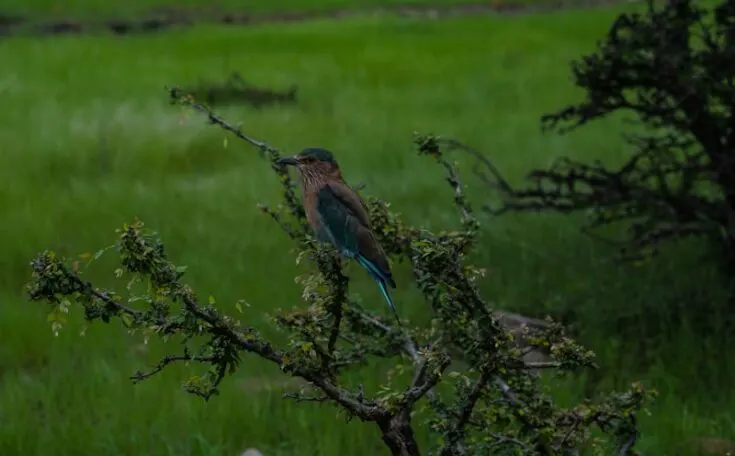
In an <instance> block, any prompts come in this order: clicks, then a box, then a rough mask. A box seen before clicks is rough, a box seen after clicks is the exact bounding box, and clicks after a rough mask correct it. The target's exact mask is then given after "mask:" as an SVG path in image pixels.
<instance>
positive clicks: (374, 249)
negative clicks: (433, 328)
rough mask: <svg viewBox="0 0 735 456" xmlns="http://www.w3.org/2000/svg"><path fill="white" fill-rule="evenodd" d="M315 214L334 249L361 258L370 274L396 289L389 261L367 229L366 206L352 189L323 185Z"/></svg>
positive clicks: (368, 227) (330, 184)
mask: <svg viewBox="0 0 735 456" xmlns="http://www.w3.org/2000/svg"><path fill="white" fill-rule="evenodd" d="M317 211H318V212H319V215H320V217H321V221H322V224H323V225H324V227H325V228H326V229H327V230H329V233H330V234H331V237H332V238H333V239H334V241H335V243H336V244H337V247H339V248H340V249H341V250H346V251H348V252H350V253H351V254H352V255H354V256H358V255H359V256H362V257H363V258H364V259H365V260H367V261H368V263H369V264H370V265H373V266H374V267H375V269H376V270H375V271H370V272H371V273H374V274H376V275H377V276H378V277H379V278H380V279H382V280H384V281H385V282H387V283H389V284H390V285H391V286H395V285H394V282H393V279H392V274H391V270H390V265H389V263H388V258H387V257H386V255H385V252H384V251H383V248H382V247H381V246H380V244H379V243H378V241H377V239H376V238H375V235H374V234H373V231H372V230H371V229H370V221H369V218H368V215H367V211H366V210H365V206H364V205H363V203H362V200H361V199H360V197H359V196H358V195H357V194H355V193H354V192H353V190H352V189H350V188H349V187H347V186H345V185H343V184H339V183H329V184H327V185H325V186H324V187H322V189H321V190H319V192H318V193H317ZM368 269H369V270H370V269H372V268H368Z"/></svg>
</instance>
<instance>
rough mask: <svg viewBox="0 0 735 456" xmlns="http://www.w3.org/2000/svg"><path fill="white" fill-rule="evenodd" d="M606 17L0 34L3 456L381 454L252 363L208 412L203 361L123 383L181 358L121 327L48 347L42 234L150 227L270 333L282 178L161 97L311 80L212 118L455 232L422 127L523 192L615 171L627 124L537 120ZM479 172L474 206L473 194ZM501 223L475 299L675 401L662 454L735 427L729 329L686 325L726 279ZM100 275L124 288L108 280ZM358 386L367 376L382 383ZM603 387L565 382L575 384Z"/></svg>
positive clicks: (658, 412)
mask: <svg viewBox="0 0 735 456" xmlns="http://www.w3.org/2000/svg"><path fill="white" fill-rule="evenodd" d="M614 11H615V10H611V9H610V10H605V11H594V12H589V11H588V12H575V13H564V14H562V13H559V14H550V15H543V16H541V15H539V16H527V17H516V18H512V19H509V18H503V19H497V18H479V17H478V18H466V19H453V20H447V21H440V22H436V21H420V20H412V19H396V18H386V17H375V18H362V19H354V20H349V21H344V22H329V21H315V22H308V23H302V24H294V25H289V26H275V25H274V26H262V27H257V28H249V29H228V28H214V27H196V28H192V29H188V30H179V31H174V32H170V33H166V34H160V35H155V36H145V37H142V36H141V37H132V38H125V39H118V38H113V37H67V38H54V39H33V38H14V39H7V40H4V41H0V62H3V65H1V66H0V100H2V103H3V108H4V109H2V110H0V125H2V126H3V128H1V129H0V145H1V147H0V181H1V182H2V183H3V185H2V186H1V187H0V205H1V207H2V210H3V224H2V240H3V255H2V256H0V302H2V305H1V306H0V341H2V343H1V344H0V423H2V425H1V426H0V454H24V455H33V454H39V455H40V454H44V455H68V454H82V453H83V454H131V455H133V454H151V455H154V454H155V455H158V454H161V455H164V454H171V455H174V454H175V455H187V454H191V455H209V454H211V455H214V454H218V455H219V454H234V453H235V452H236V451H238V450H241V449H242V448H244V447H245V446H257V447H259V448H262V449H264V451H266V452H267V453H266V454H268V455H278V454H283V455H294V454H298V455H309V454H313V455H342V454H351V455H357V456H359V455H374V454H383V453H384V451H385V450H384V449H383V448H382V445H381V443H380V440H379V439H377V435H376V433H375V432H374V430H373V429H372V428H370V427H368V426H366V425H363V424H361V423H358V422H351V423H349V424H345V423H343V422H342V419H341V418H339V417H338V416H337V414H336V413H335V410H334V409H332V408H329V407H320V406H314V405H310V404H294V403H291V402H288V401H284V400H281V399H280V392H279V387H278V385H277V382H278V381H279V379H280V376H279V373H278V372H277V371H274V370H273V369H272V368H270V367H268V366H265V365H263V364H261V363H260V362H258V361H257V360H254V359H250V358H246V359H245V360H244V363H243V368H242V371H241V372H239V373H238V374H237V376H236V378H233V379H230V380H229V381H227V382H226V384H225V386H224V387H223V391H222V397H220V398H215V399H213V400H212V401H210V403H203V402H202V401H200V400H199V399H197V398H195V397H190V396H188V395H186V394H185V393H183V392H182V391H180V390H179V389H178V384H179V381H180V380H182V379H183V378H185V376H186V375H187V373H188V372H189V369H188V368H186V367H180V368H177V369H172V370H171V371H167V372H166V373H165V374H164V375H162V376H160V377H158V378H155V379H153V380H150V381H147V382H145V383H143V384H140V385H137V386H133V385H131V384H130V382H129V380H128V376H129V375H130V374H132V373H133V372H134V371H135V370H136V369H138V368H140V367H143V366H144V365H145V364H146V363H148V362H152V361H154V360H155V356H156V355H157V354H160V353H161V352H162V351H163V350H166V347H161V346H159V345H157V344H151V345H142V344H140V341H138V340H135V339H132V338H131V337H129V336H128V335H127V334H126V333H125V332H124V331H123V330H122V329H121V328H119V327H117V326H115V325H112V326H109V327H105V326H101V325H100V326H93V327H90V328H87V329H86V332H85V335H84V336H80V334H79V333H80V332H82V331H83V329H84V325H83V322H82V319H81V316H80V315H72V319H71V322H70V323H69V325H68V326H67V327H65V328H64V329H63V330H62V332H61V334H60V335H59V336H58V337H54V336H53V334H52V333H51V330H50V328H49V326H48V325H47V323H46V322H45V309H43V308H42V307H41V306H38V305H31V304H29V303H27V302H26V301H25V299H24V297H23V295H22V289H21V286H22V283H23V282H24V281H26V280H27V279H28V277H29V268H28V261H29V259H30V258H31V257H32V256H33V255H34V254H35V253H36V252H37V251H39V250H41V249H44V248H49V247H50V248H54V249H56V250H57V251H59V252H61V253H63V254H67V255H75V254H78V253H82V252H87V251H93V250H94V249H97V248H99V247H102V246H104V245H107V244H109V243H110V242H111V241H112V240H113V238H114V235H115V233H114V232H113V230H114V229H115V228H116V227H118V226H119V225H121V224H122V223H124V222H127V221H131V220H132V219H133V218H134V217H139V218H141V219H142V220H144V221H145V222H146V223H147V224H148V225H149V226H151V227H153V228H155V229H156V230H158V231H159V232H160V234H161V236H162V238H163V240H164V241H165V242H166V243H167V245H168V247H169V251H170V254H171V256H172V258H173V259H174V260H175V261H176V262H177V263H179V264H186V265H188V266H189V275H188V277H189V280H190V283H191V284H192V286H194V287H195V289H196V290H198V292H199V294H200V295H202V296H207V295H209V294H213V295H215V296H216V297H217V301H218V305H220V306H221V307H222V308H224V309H227V308H228V306H229V307H230V308H231V309H232V310H233V311H234V303H235V301H236V300H237V299H240V298H244V299H246V300H247V301H248V302H249V303H250V304H251V305H252V307H251V308H250V309H249V310H248V313H247V320H248V322H249V323H251V324H253V325H255V326H262V325H263V319H262V313H263V312H267V311H268V310H270V309H272V308H275V307H290V306H298V305H299V302H300V300H299V293H300V291H299V289H298V287H297V285H295V284H294V283H293V277H294V275H295V274H296V273H297V272H298V271H299V268H298V267H297V266H296V265H295V264H294V258H293V257H292V256H291V254H290V249H291V248H292V247H293V246H292V245H291V244H290V242H289V240H288V238H287V237H286V236H285V235H284V234H283V233H280V232H279V231H278V230H277V229H276V228H275V226H274V224H273V222H272V221H270V220H269V219H267V218H266V217H263V216H261V215H259V212H258V210H257V208H256V203H257V202H266V203H268V202H270V203H272V202H276V201H277V200H278V197H279V196H278V195H279V194H278V186H277V182H276V180H275V179H274V176H273V175H272V174H271V173H270V170H269V167H268V165H267V163H266V162H264V161H263V160H261V159H259V158H258V156H257V154H256V153H254V151H252V150H251V149H249V148H248V147H247V146H245V145H243V144H240V143H238V142H235V141H234V140H233V139H232V138H230V137H228V136H227V135H226V134H225V133H224V132H222V131H219V130H217V129H215V128H213V127H209V126H207V125H205V124H204V123H203V122H202V119H201V118H197V117H187V116H186V115H185V113H184V112H180V111H177V109H176V108H174V107H171V106H169V105H168V104H167V103H166V94H165V92H164V90H163V88H164V86H165V85H173V84H187V83H192V82H196V81H197V80H198V79H199V78H206V79H216V78H220V77H223V76H225V75H227V74H229V73H230V72H231V71H235V70H237V71H240V72H241V73H242V74H244V75H245V77H246V78H247V79H248V80H250V81H252V82H254V83H257V84H262V85H270V86H275V87H284V86H287V85H289V84H290V83H294V82H295V83H297V84H298V85H299V87H300V92H299V93H300V95H301V96H302V98H301V100H300V103H299V105H298V106H296V107H293V106H289V107H282V108H278V107H272V108H267V109H264V110H262V111H254V110H250V109H247V108H228V109H225V110H223V111H222V112H221V113H222V114H223V115H224V116H226V117H227V118H229V119H231V120H233V121H241V122H242V126H243V129H244V130H245V131H247V132H249V133H250V134H252V135H254V136H256V137H259V138H262V139H265V140H268V141H269V142H271V143H272V144H273V145H275V146H277V147H279V148H281V149H283V150H284V151H292V152H295V151H298V150H300V149H302V148H303V147H307V146H322V147H326V148H328V149H330V150H333V151H334V153H335V155H336V156H337V158H338V159H339V161H340V163H341V165H342V168H343V170H344V173H345V175H346V177H347V179H348V180H349V181H351V182H354V183H357V182H364V183H365V184H366V185H367V187H366V189H365V190H364V191H365V193H369V194H372V195H376V196H379V197H380V198H383V199H386V200H389V201H391V202H392V203H393V208H394V209H395V210H396V211H399V212H400V213H402V214H403V216H404V217H405V218H406V219H407V221H409V222H410V223H414V224H419V225H423V226H426V227H430V228H439V227H443V226H447V225H448V224H451V223H454V220H455V217H454V215H453V212H452V211H453V209H452V206H451V199H450V195H449V194H448V193H447V190H446V189H445V186H444V184H443V183H442V182H441V172H440V170H438V169H436V168H435V167H434V166H433V164H432V163H430V162H428V161H426V160H422V159H420V158H418V157H416V156H415V155H414V154H413V153H412V151H411V132H412V131H415V130H416V131H421V132H436V133H440V134H444V135H448V136H454V137H457V138H460V139H462V140H464V141H466V142H468V143H470V144H472V145H473V146H475V147H477V148H479V149H481V150H484V151H486V153H487V154H488V155H489V156H490V157H492V159H493V160H494V161H495V163H496V164H497V166H498V167H499V168H501V169H502V170H504V172H506V173H507V175H508V176H509V177H510V178H511V180H513V181H514V182H518V181H519V179H520V178H521V177H522V175H523V174H524V173H525V172H526V171H527V170H528V169H529V168H531V167H534V166H545V165H546V164H548V163H549V162H550V161H551V160H552V159H553V158H554V157H555V156H558V155H561V154H567V155H571V156H574V157H577V158H590V159H591V158H600V159H603V160H604V161H605V162H609V163H616V162H620V161H621V160H622V158H623V157H624V156H625V154H626V149H625V145H624V144H623V143H622V141H621V140H620V137H619V132H620V129H621V127H622V124H621V123H620V120H619V119H611V120H610V121H607V122H605V123H601V124H600V125H592V126H589V127H585V128H584V129H583V130H582V131H580V132H578V133H576V134H574V135H571V136H566V137H559V136H542V135H541V133H540V131H539V125H538V118H539V116H540V115H541V114H543V113H545V112H548V111H550V110H553V109H555V108H558V107H560V106H563V105H564V104H565V103H568V102H570V101H573V100H574V99H575V97H576V96H578V95H579V94H578V93H576V92H575V90H574V89H573V88H572V86H571V84H570V82H569V78H568V68H567V65H566V62H567V61H568V60H570V59H572V58H575V57H578V56H579V55H581V54H582V53H584V52H586V51H589V50H591V49H592V46H593V44H594V40H595V39H596V38H597V37H599V36H600V35H601V34H602V33H604V31H605V30H606V28H607V25H608V24H609V22H610V20H611V19H612V18H613V13H614ZM226 138H229V139H228V140H227V142H226V143H225V139H226ZM460 158H461V157H460ZM465 179H466V181H467V184H468V185H469V191H470V192H471V194H472V196H473V198H474V199H475V201H478V202H479V201H481V200H482V198H483V197H484V196H485V195H486V192H485V191H484V190H483V188H482V187H481V185H480V184H479V182H477V181H476V180H473V178H472V177H471V176H470V174H469V173H467V174H466V177H465ZM484 222H485V231H484V234H483V242H482V244H481V248H480V251H479V252H478V254H477V255H476V258H475V260H476V261H477V262H478V263H479V264H481V265H483V266H484V267H487V268H488V270H489V274H488V277H487V279H486V281H485V282H484V283H483V291H484V292H485V293H486V295H487V296H488V297H489V298H491V299H492V300H493V301H494V302H495V303H496V304H497V306H498V307H501V308H506V309H510V310H516V311H521V312H524V313H528V314H533V315H543V314H545V313H556V314H561V315H565V316H567V317H569V318H570V319H571V320H572V321H574V322H575V326H576V328H578V331H579V333H580V336H581V337H582V339H583V341H585V342H586V343H588V344H589V345H590V346H591V348H593V349H596V350H597V351H598V352H599V355H600V364H601V366H602V370H601V374H602V378H601V379H599V382H600V385H599V386H600V387H605V388H610V387H616V386H621V385H622V384H624V383H626V382H628V381H629V380H631V379H636V378H640V379H642V380H644V381H645V382H646V383H647V384H651V385H653V386H655V387H657V388H659V389H660V390H661V392H662V397H661V399H660V400H659V401H658V402H657V403H656V404H655V406H654V407H653V409H652V413H653V415H652V416H650V417H641V423H642V427H643V431H644V435H643V439H642V449H643V450H645V451H646V453H647V454H670V451H671V449H672V448H674V447H675V446H676V445H677V444H678V443H679V442H680V441H681V440H682V439H685V438H687V437H690V436H697V435H703V434H707V435H711V434H715V435H721V436H725V437H727V436H730V437H734V436H735V431H734V430H733V428H734V427H735V422H734V421H735V420H733V417H732V416H731V410H735V398H734V397H733V394H732V388H731V382H729V381H728V380H727V379H728V378H732V374H733V373H734V372H735V370H734V369H733V357H732V355H731V354H730V353H729V352H728V351H727V350H726V348H727V347H728V343H729V340H728V339H727V337H726V328H717V327H712V329H711V330H710V333H707V334H703V333H702V331H701V328H700V327H699V326H696V325H693V324H690V321H689V320H684V321H677V320H676V319H674V318H673V316H675V315H680V314H681V313H680V311H682V310H684V311H687V312H688V313H687V314H686V315H690V314H691V315H693V314H696V312H689V310H690V309H691V308H692V307H695V308H697V309H705V308H706V307H707V306H708V305H709V304H708V303H715V304H717V303H720V302H722V301H723V300H724V296H722V295H724V292H722V291H721V288H718V284H719V279H718V277H717V276H716V274H715V272H714V271H712V270H709V269H708V268H707V267H706V266H705V267H695V266H694V264H693V261H694V260H692V258H694V257H693V256H692V255H691V254H690V252H689V251H690V250H693V249H694V247H691V246H682V247H681V249H679V250H677V251H675V252H673V253H672V254H670V255H668V256H666V257H664V258H662V259H661V260H660V261H657V262H655V263H654V264H652V265H647V266H641V267H639V268H633V267H632V266H621V265H618V264H616V263H614V262H613V261H611V252H610V251H608V250H607V249H605V248H604V247H603V246H601V245H600V244H597V243H594V242H592V241H590V240H589V239H586V238H584V237H583V236H581V235H580V234H579V232H578V230H577V227H578V225H577V221H575V220H574V219H573V218H562V217H558V216H508V217H503V218H497V219H486V220H485V221H484ZM110 264H111V263H110V262H109V261H108V262H107V263H104V262H103V263H102V266H104V265H107V266H109V265H110ZM351 275H352V276H353V279H354V281H355V285H354V286H353V290H354V291H356V292H359V293H360V294H361V295H362V296H363V298H364V299H365V300H366V301H368V302H372V301H374V302H375V303H376V304H375V305H376V309H377V311H383V307H384V306H383V305H382V303H381V301H380V297H379V296H378V294H377V291H376V290H375V289H374V287H373V286H372V284H371V283H370V282H369V281H368V280H367V279H366V278H365V277H364V275H362V274H358V273H353V274H351ZM89 277H90V278H91V279H94V280H97V281H99V283H100V284H101V285H104V284H110V283H112V270H111V269H109V270H105V269H104V268H102V267H101V266H100V267H99V268H97V269H95V270H94V271H91V272H90V274H89ZM396 279H397V280H396V281H397V282H398V284H399V289H398V290H397V291H396V293H395V295H394V296H395V299H396V301H397V303H398V305H399V306H400V307H401V311H402V313H403V315H405V316H407V317H409V318H418V319H421V318H423V317H424V316H425V314H426V312H427V310H426V308H425V307H424V306H423V304H422V303H421V302H419V301H417V298H418V296H419V294H418V292H417V291H416V290H415V289H414V288H413V287H411V286H410V284H411V276H410V272H409V271H408V270H407V269H406V266H405V265H397V266H396ZM718 308H719V307H717V306H716V305H714V304H712V305H711V306H710V308H709V310H708V313H709V314H712V313H714V312H716V311H717V310H716V309H718ZM677 312H678V313H677ZM713 320H714V321H717V318H713ZM720 320H722V319H720ZM710 326H711V325H710ZM364 375H365V378H364V379H362V380H364V382H365V384H366V386H367V387H368V388H370V387H371V386H374V385H375V384H376V383H377V382H378V381H380V378H379V377H380V376H379V374H378V373H375V374H371V373H370V371H369V370H368V371H366V372H365V373H364ZM557 382H558V381H557ZM588 384H592V383H591V382H587V381H586V379H585V378H578V379H571V380H566V381H564V382H561V383H559V386H561V387H562V388H561V389H560V393H559V397H560V398H561V399H562V400H566V399H572V398H574V397H577V396H579V395H580V394H581V392H582V391H583V390H584V388H585V386H586V385H588ZM266 387H269V388H266Z"/></svg>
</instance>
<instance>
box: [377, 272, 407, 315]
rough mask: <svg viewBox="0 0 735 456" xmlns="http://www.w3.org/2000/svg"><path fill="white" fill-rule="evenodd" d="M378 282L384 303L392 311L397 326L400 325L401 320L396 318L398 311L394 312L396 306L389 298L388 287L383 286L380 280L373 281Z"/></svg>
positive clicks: (383, 283)
mask: <svg viewBox="0 0 735 456" xmlns="http://www.w3.org/2000/svg"><path fill="white" fill-rule="evenodd" d="M375 281H376V282H378V287H379V288H380V293H381V294H382V295H383V297H384V298H385V301H386V302H387V303H388V307H390V309H391V310H392V311H393V315H394V316H395V317H396V321H397V322H398V326H403V325H401V319H400V318H398V311H397V310H396V305H395V304H393V299H392V298H391V297H390V293H388V287H386V286H385V282H383V281H382V280H375Z"/></svg>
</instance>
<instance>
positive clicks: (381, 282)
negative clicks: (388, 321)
mask: <svg viewBox="0 0 735 456" xmlns="http://www.w3.org/2000/svg"><path fill="white" fill-rule="evenodd" d="M357 261H358V262H359V263H360V265H361V266H362V267H363V268H365V269H367V271H368V273H370V275H371V276H372V277H373V279H375V281H376V282H377V283H378V287H379V288H380V293H381V294H382V295H383V298H385V302H387V303H388V307H390V309H391V310H392V311H393V315H394V316H395V317H396V321H397V322H398V325H399V326H402V325H401V320H400V319H399V318H398V311H397V310H396V305H395V304H394V303H393V299H392V298H391V297H390V293H389V292H388V287H386V286H385V279H384V276H385V275H384V274H382V273H381V272H380V270H378V268H376V267H375V265H373V264H372V263H371V262H370V261H369V260H367V259H366V258H365V257H363V256H362V255H359V256H358V257H357Z"/></svg>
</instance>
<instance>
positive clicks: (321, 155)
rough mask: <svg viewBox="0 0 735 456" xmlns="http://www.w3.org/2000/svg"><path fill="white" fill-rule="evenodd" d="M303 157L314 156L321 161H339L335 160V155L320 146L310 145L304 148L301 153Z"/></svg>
mask: <svg viewBox="0 0 735 456" xmlns="http://www.w3.org/2000/svg"><path fill="white" fill-rule="evenodd" d="M299 155H300V156H302V157H313V158H316V159H317V160H319V161H323V162H327V163H335V164H336V163H337V162H336V161H335V160H334V155H332V153H331V152H329V151H328V150H326V149H321V148H318V147H310V148H307V149H304V150H302V151H301V153H299Z"/></svg>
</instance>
